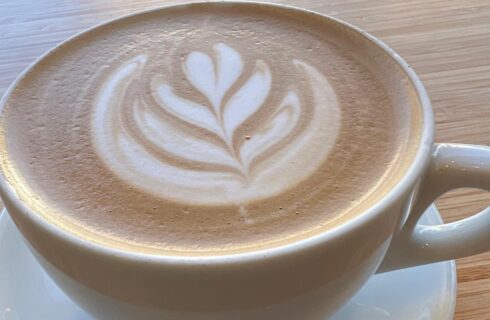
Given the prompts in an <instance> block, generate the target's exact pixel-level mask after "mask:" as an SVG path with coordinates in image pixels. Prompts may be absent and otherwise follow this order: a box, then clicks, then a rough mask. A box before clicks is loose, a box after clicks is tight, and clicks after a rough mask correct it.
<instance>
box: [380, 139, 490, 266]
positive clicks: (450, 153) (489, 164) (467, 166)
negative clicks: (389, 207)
mask: <svg viewBox="0 0 490 320" xmlns="http://www.w3.org/2000/svg"><path fill="white" fill-rule="evenodd" d="M461 187H472V188H479V189H483V190H487V191H490V147H486V146H476V145H464V144H437V145H435V149H434V153H433V156H432V161H431V163H430V166H429V168H428V171H427V174H426V176H425V178H424V180H423V182H422V184H421V186H420V192H419V195H420V196H419V198H418V200H417V201H416V202H415V204H414V205H413V207H412V209H411V210H410V214H409V217H408V219H407V221H406V223H405V225H404V226H403V227H402V229H401V230H400V232H399V233H398V234H397V235H396V236H395V237H394V238H393V240H392V243H391V245H390V247H389V249H388V252H387V254H386V256H385V259H384V260H383V262H382V263H381V265H380V267H379V268H378V271H377V272H378V273H380V272H386V271H391V270H396V269H402V268H406V267H411V266H416V265H423V264H428V263H433V262H438V261H444V260H451V259H456V258H463V257H467V256H471V255H475V254H478V253H482V252H485V251H489V250H490V207H488V208H486V209H485V210H483V211H481V212H479V213H477V214H475V215H473V216H471V217H468V218H465V219H462V220H459V221H456V222H453V223H446V224H440V225H433V226H425V225H421V224H418V223H417V222H418V220H419V218H420V217H421V216H422V214H423V213H424V212H425V210H427V208H428V207H429V206H430V205H432V204H433V203H434V201H435V200H436V199H437V198H438V197H440V196H441V195H443V194H444V193H446V192H448V191H450V190H452V189H456V188H461Z"/></svg>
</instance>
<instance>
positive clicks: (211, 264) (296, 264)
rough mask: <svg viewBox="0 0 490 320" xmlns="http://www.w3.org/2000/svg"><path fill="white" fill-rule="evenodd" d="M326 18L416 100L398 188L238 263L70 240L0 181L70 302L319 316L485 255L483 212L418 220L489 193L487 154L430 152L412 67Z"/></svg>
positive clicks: (220, 316)
mask: <svg viewBox="0 0 490 320" xmlns="http://www.w3.org/2000/svg"><path fill="white" fill-rule="evenodd" d="M210 5H233V4H232V3H227V4H223V3H214V4H210ZM262 5H267V6H271V4H262ZM274 6H277V7H280V8H283V10H301V9H295V8H291V7H286V6H279V5H274ZM157 10H165V9H164V8H163V9H157ZM312 14H313V13H312ZM324 19H328V20H329V21H330V23H332V24H333V25H335V26H336V27H337V28H338V30H339V32H348V33H351V34H356V36H357V37H358V38H359V41H364V42H369V43H371V44H372V45H373V44H374V45H375V46H377V48H378V50H379V53H380V54H384V55H386V57H387V59H392V60H393V61H394V62H395V63H396V64H398V65H399V67H400V69H401V70H402V71H403V73H404V74H405V76H406V77H407V78H408V79H409V80H410V81H409V82H411V83H410V86H411V88H412V89H413V91H414V92H416V95H417V96H418V99H419V102H420V105H421V113H422V114H423V117H422V119H421V121H422V126H423V132H422V136H421V142H420V146H419V148H418V151H417V154H416V157H415V159H414V161H413V163H412V164H411V166H410V167H409V169H408V170H407V171H406V173H405V174H404V175H403V178H402V179H401V180H400V181H399V183H397V184H396V186H395V187H394V188H393V189H392V190H391V191H390V192H389V193H388V194H387V195H386V196H385V197H384V198H382V199H381V200H380V201H379V202H378V203H376V204H375V205H374V206H372V207H371V208H369V209H368V210H366V211H365V212H364V213H362V214H359V215H358V216H356V217H354V218H352V219H350V220H349V221H347V222H345V223H343V224H342V225H340V226H338V227H334V228H332V229H329V230H326V231H325V232H323V233H322V234H319V235H316V236H312V237H310V238H307V239H304V240H299V241H297V242H292V243H289V244H287V245H283V246H280V247H275V248H270V249H262V250H259V251H254V252H247V253H241V254H234V255H226V256H224V255H219V256H205V257H176V256H157V255H149V254H143V253H138V252H127V251H123V250H118V249H114V248H110V247H104V246H102V245H100V244H96V243H93V242H91V241H89V240H87V239H83V238H79V237H77V236H75V235H73V234H70V233H68V232H66V231H65V230H63V229H61V228H59V227H57V226H55V225H53V224H50V223H48V222H47V221H46V220H43V218H42V217H41V216H40V215H38V214H36V213H35V212H32V211H31V210H30V209H29V208H28V207H27V206H26V205H25V204H24V203H23V202H22V201H21V200H20V199H19V198H18V196H17V194H16V186H15V185H12V184H10V183H9V181H8V178H6V177H5V176H4V175H3V174H2V176H1V179H0V191H1V196H2V198H3V200H4V203H5V206H6V208H7V210H8V212H9V214H10V215H11V217H12V218H13V220H14V221H15V223H16V225H17V226H18V228H19V230H20V231H21V232H22V234H23V236H24V237H25V239H26V240H27V242H28V244H29V247H30V248H31V250H32V252H33V253H34V254H35V256H36V258H37V259H38V261H39V262H40V263H41V265H42V266H43V267H44V268H45V269H46V271H47V272H48V273H49V274H50V275H51V276H52V278H53V279H54V280H55V281H56V282H57V284H58V285H59V286H60V287H61V288H62V289H63V290H64V291H65V292H66V293H67V294H68V295H69V296H70V297H72V298H73V300H75V301H76V302H77V303H79V304H80V306H82V307H83V308H84V309H85V310H87V311H88V312H89V313H91V314H93V315H94V316H95V317H96V318H100V319H172V320H184V319H185V320H192V319H200V320H203V319H204V320H205V319H213V320H230V319H234V320H236V319H244V320H257V319H267V320H268V319H281V320H298V319H305V320H316V319H322V320H323V319H326V318H327V317H328V316H329V315H331V314H332V313H334V312H335V311H336V310H337V309H338V308H339V307H340V306H341V305H342V304H343V303H345V302H346V301H347V300H348V299H349V298H350V297H351V296H352V295H354V293H355V292H356V291H357V290H358V289H359V288H360V287H361V286H362V285H363V284H364V283H365V282H366V281H367V280H368V279H369V277H370V276H371V275H372V274H374V273H375V272H376V271H378V272H379V271H388V270H392V269H397V268H404V267H408V266H414V265H420V264H425V263H431V262H436V261H441V260H447V259H453V258H458V257H463V256H468V255H473V254H477V253H480V252H483V251H487V250H490V209H487V210H485V211H483V212H481V213H479V214H476V215H474V216H472V217H470V218H467V219H464V220H460V221H457V222H454V223H450V224H443V225H438V226H422V225H419V224H417V221H418V219H419V217H420V216H421V214H422V213H423V212H424V210H425V209H426V208H427V207H428V206H430V205H431V204H432V203H433V202H434V200H435V199H437V197H439V196H440V195H441V194H443V193H445V192H447V191H448V190H451V189H454V188H459V187H475V188H481V189H486V190H490V148H489V147H484V146H470V145H456V144H437V145H434V142H433V134H434V123H433V116H432V110H431V106H430V101H429V98H428V96H427V94H426V92H425V90H424V88H423V86H422V84H421V82H420V80H419V79H418V78H417V76H416V75H415V73H414V72H413V70H412V69H411V68H410V67H409V66H408V65H407V64H406V63H405V62H404V61H403V60H402V59H401V58H400V57H399V56H398V55H397V54H396V53H394V52H393V50H391V49H390V48H388V47H387V46H386V45H385V44H383V43H382V42H381V41H379V40H377V39H376V38H374V37H372V36H371V35H369V34H367V33H366V32H364V31H362V30H359V29H357V28H355V27H353V26H351V25H349V24H347V23H345V22H342V21H339V20H336V19H333V18H330V17H327V16H324ZM68 41H71V40H68ZM49 54H50V53H49V52H48V53H47V54H46V55H49ZM42 59H43V57H41V58H40V59H39V60H42ZM39 60H38V61H39ZM36 63H37V62H35V63H34V64H33V65H35V64H36ZM30 68H32V66H31V67H30ZM30 68H28V69H27V70H26V71H25V72H24V74H23V75H26V74H27V73H28V70H29V69H30ZM21 77H22V76H21ZM19 79H20V77H19ZM16 82H17V81H16ZM16 82H15V83H14V84H13V85H12V86H11V87H10V89H9V90H8V91H7V93H6V94H5V96H4V97H3V99H2V101H0V106H1V105H3V103H4V102H5V101H6V98H7V97H8V95H9V92H11V91H12V89H13V88H14V87H15V85H16Z"/></svg>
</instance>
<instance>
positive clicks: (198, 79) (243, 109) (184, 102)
mask: <svg viewBox="0 0 490 320" xmlns="http://www.w3.org/2000/svg"><path fill="white" fill-rule="evenodd" d="M213 53H214V55H213V57H210V56H209V55H207V54H205V53H203V52H201V51H193V52H190V53H189V54H188V55H187V57H186V59H185V60H184V62H183V63H182V69H183V71H184V73H185V75H186V78H187V80H188V81H189V83H190V84H191V85H192V86H194V87H195V88H196V89H197V90H198V91H199V92H200V93H201V94H203V95H204V96H205V97H206V98H207V100H208V101H209V104H210V105H203V104H200V103H197V102H195V101H192V100H190V99H188V98H184V97H181V96H179V95H178V94H177V93H176V91H175V89H174V88H173V87H172V85H171V84H169V82H168V80H163V78H162V77H156V78H154V79H153V81H152V82H151V86H152V94H153V97H154V101H156V102H157V105H158V106H157V108H159V109H160V110H158V109H154V108H152V107H149V106H148V105H143V106H142V105H136V106H135V107H134V110H133V111H134V115H133V118H134V120H135V125H136V127H137V130H138V132H139V133H140V134H141V136H142V137H143V139H144V140H145V141H146V142H149V143H150V147H149V148H150V149H151V148H153V149H151V151H150V152H152V153H153V154H155V152H156V153H158V154H160V155H161V156H162V157H163V158H165V159H170V160H172V159H173V160H172V161H174V160H175V159H180V160H175V161H176V162H178V161H181V162H182V164H183V163H184V162H185V163H187V164H188V166H189V167H195V165H196V164H199V166H201V164H202V166H204V167H206V168H210V166H214V167H213V168H214V169H216V166H219V167H220V168H228V169H227V170H232V171H233V170H234V172H235V173H238V174H239V175H241V176H244V175H247V174H248V173H249V170H250V165H251V164H252V162H253V161H254V160H255V159H257V158H258V157H259V156H260V155H261V154H263V153H264V152H267V150H268V149H269V148H271V147H273V146H274V145H276V144H278V143H280V141H282V140H283V139H284V138H285V137H287V136H288V135H289V134H290V133H291V132H292V131H293V130H294V128H295V127H296V126H297V123H298V119H299V114H300V108H301V106H300V101H299V98H298V96H297V94H296V92H294V91H288V93H287V94H286V96H285V97H284V99H283V101H282V102H281V103H280V104H279V105H278V106H277V107H276V108H277V109H276V110H275V112H273V114H272V115H271V116H270V118H269V119H267V121H265V124H263V125H262V127H260V128H258V129H257V132H253V133H251V137H250V138H249V140H247V141H246V142H244V143H242V144H241V145H240V144H239V145H234V143H233V141H234V135H235V133H236V131H237V129H238V128H239V127H240V126H241V125H242V124H244V123H245V122H246V121H247V119H249V118H250V117H251V116H252V115H253V114H255V113H256V112H258V111H259V110H260V108H261V107H262V106H263V105H264V103H265V101H266V100H267V98H268V96H269V94H270V92H271V86H272V75H271V70H270V68H269V66H268V65H267V63H265V62H264V61H262V60H257V61H256V62H255V64H254V65H253V68H252V69H251V70H250V72H249V74H247V76H244V77H243V81H240V82H238V83H239V85H235V84H236V83H237V81H238V80H239V79H240V77H241V76H242V72H243V62H242V59H241V56H240V54H239V53H238V52H236V51H235V50H234V49H233V48H231V47H229V46H227V45H225V44H223V43H218V44H216V45H214V46H213ZM234 85H235V86H234ZM231 90H233V91H231ZM225 96H226V97H229V99H228V100H226V101H225V100H224V97H225ZM158 112H164V113H166V114H167V115H171V116H173V117H175V118H177V119H179V120H180V121H182V122H185V123H187V124H189V125H191V127H190V128H191V129H189V128H187V129H185V130H184V131H182V130H183V129H182V128H181V127H180V126H179V125H176V124H174V123H173V122H172V121H169V120H168V118H166V117H160V116H159V114H158ZM192 127H194V128H195V129H198V130H194V131H193V130H192ZM199 129H201V130H199ZM202 129H204V130H205V131H208V132H212V133H213V134H214V136H215V138H216V139H220V140H221V141H218V140H216V141H214V142H213V140H212V139H211V140H210V139H209V138H208V137H205V136H204V135H202V134H201V133H202V132H203V131H202ZM155 150H160V151H158V152H157V151H155ZM163 158H162V159H163ZM214 169H213V170H214Z"/></svg>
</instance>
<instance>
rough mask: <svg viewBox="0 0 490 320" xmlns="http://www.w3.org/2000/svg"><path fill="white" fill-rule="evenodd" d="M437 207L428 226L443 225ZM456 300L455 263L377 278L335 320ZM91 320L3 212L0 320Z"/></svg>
mask: <svg viewBox="0 0 490 320" xmlns="http://www.w3.org/2000/svg"><path fill="white" fill-rule="evenodd" d="M440 221H441V218H440V216H439V213H438V212H437V210H436V209H435V207H433V208H431V209H429V210H428V211H427V212H426V213H425V215H424V217H423V222H424V223H425V224H437V223H440ZM455 297H456V267H455V263H454V261H450V262H442V263H436V264H432V265H427V266H423V267H416V268H410V269H406V270H401V271H393V272H388V273H385V274H379V275H376V276H373V277H372V278H371V279H370V280H369V282H368V283H367V284H366V285H365V286H364V288H363V289H362V290H361V291H360V292H358V293H357V295H356V296H354V298H352V300H351V301H350V302H349V303H347V304H346V305H345V306H344V307H343V308H342V309H341V310H340V311H339V312H338V313H337V315H336V316H334V317H333V319H334V320H361V319H362V320H388V319H396V320H449V319H452V318H453V314H454V305H455ZM33 319H50V320H89V319H92V318H91V317H90V316H88V315H87V314H86V313H85V312H83V311H82V310H80V309H79V308H78V307H77V306H76V305H75V304H74V303H73V302H72V301H71V300H70V299H69V298H68V297H67V296H66V295H65V294H64V293H63V292H62V291H61V290H60V289H59V288H58V287H57V286H56V284H54V282H53V281H52V280H51V279H50V278H49V277H48V275H47V274H46V273H45V272H44V271H43V269H41V267H40V266H39V264H38V263H37V261H36V260H35V259H34V257H33V256H32V255H31V253H30V252H29V250H28V249H27V246H26V244H25V243H24V240H23V238H22V236H21V235H20V233H19V231H18V230H17V229H16V227H15V225H14V223H13V222H12V220H11V219H10V217H9V216H8V214H6V212H5V211H2V212H0V320H33Z"/></svg>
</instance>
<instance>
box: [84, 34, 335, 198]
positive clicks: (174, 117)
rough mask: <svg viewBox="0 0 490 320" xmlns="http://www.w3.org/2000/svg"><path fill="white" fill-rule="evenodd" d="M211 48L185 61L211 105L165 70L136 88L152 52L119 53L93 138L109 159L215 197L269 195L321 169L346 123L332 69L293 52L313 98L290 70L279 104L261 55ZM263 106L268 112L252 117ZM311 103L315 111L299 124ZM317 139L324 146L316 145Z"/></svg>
mask: <svg viewBox="0 0 490 320" xmlns="http://www.w3.org/2000/svg"><path fill="white" fill-rule="evenodd" d="M212 48H213V53H214V55H213V56H209V55H207V54H206V53H203V52H200V51H192V52H189V53H188V54H187V56H186V57H185V59H184V61H182V63H181V65H182V70H183V72H184V74H185V77H186V80H187V81H188V82H189V84H191V85H192V86H193V88H195V90H197V91H198V92H199V93H200V94H202V95H203V96H204V97H205V98H206V102H207V104H200V103H198V102H195V101H193V100H192V99H189V98H188V97H183V96H180V95H178V94H177V93H176V92H175V90H174V88H173V85H172V83H171V82H167V81H165V80H164V79H162V78H159V76H158V75H157V76H155V77H154V78H152V79H150V81H149V83H151V88H147V89H148V90H149V91H150V92H151V94H150V95H148V96H145V95H143V94H142V93H141V90H139V91H138V90H132V89H131V86H132V84H134V83H135V82H138V81H139V79H140V78H145V76H144V75H142V74H143V73H144V72H145V71H144V69H145V65H146V63H147V61H148V59H150V58H149V57H148V56H146V55H138V56H135V57H133V58H130V59H128V60H126V61H124V62H122V63H121V65H119V66H117V67H116V68H115V69H114V70H113V71H112V72H111V73H110V74H109V76H108V77H107V79H106V80H105V81H104V83H103V84H102V86H101V89H100V91H99V93H98V94H97V98H96V100H95V104H94V111H93V113H94V117H93V119H92V127H93V130H92V133H93V139H94V145H95V146H96V147H97V149H98V152H99V155H100V157H101V158H102V159H103V160H104V161H105V162H106V165H107V166H108V167H109V168H111V170H114V172H115V173H116V174H117V175H118V176H119V177H120V178H122V179H124V180H126V181H127V182H128V183H130V184H134V185H136V186H137V187H139V188H141V189H144V190H146V191H148V192H154V193H157V194H158V195H160V196H162V197H165V198H170V199H173V200H177V201H183V202H193V203H214V204H218V203H224V204H226V203H230V202H237V203H240V202H245V201H250V200H255V199H258V198H264V197H269V196H271V195H274V194H277V193H280V192H282V191H284V189H287V188H291V187H292V186H294V185H296V184H297V183H298V182H300V181H301V180H303V179H305V178H306V177H308V176H309V175H311V174H312V173H313V172H315V171H316V170H317V169H318V167H319V166H320V165H321V164H322V162H323V161H325V158H326V157H327V155H328V153H329V151H330V149H331V147H332V145H333V144H334V142H335V140H336V137H337V133H338V131H339V124H340V110H339V104H338V101H337V99H336V96H335V92H334V91H333V89H332V86H331V84H330V83H329V81H328V80H327V78H326V77H325V76H324V75H323V74H321V73H320V72H319V71H318V69H317V68H315V67H314V66H311V65H310V64H308V63H306V62H304V61H301V60H299V59H294V60H292V61H290V67H291V68H295V69H296V70H297V71H298V72H299V73H300V74H301V76H302V77H304V80H303V81H306V82H307V84H308V86H309V88H308V89H309V90H310V92H311V93H312V94H311V95H312V99H311V101H307V100H308V99H306V98H305V97H303V99H300V98H299V96H301V95H302V94H303V95H304V94H307V93H305V92H301V91H300V90H298V87H297V86H295V83H294V82H295V81H300V80H302V79H288V81H289V82H290V83H291V84H290V88H291V89H290V90H288V91H287V92H286V93H285V94H284V97H282V99H281V100H280V102H279V103H277V104H273V103H271V102H270V101H268V97H269V96H270V94H271V83H272V82H273V81H274V75H273V74H272V72H271V69H270V68H269V65H268V64H267V63H266V62H265V61H264V60H261V59H257V60H256V61H255V63H253V64H252V63H244V61H243V59H242V57H241V55H240V53H239V52H237V51H236V50H235V49H233V48H232V47H230V46H228V45H226V44H224V43H217V44H215V45H214V46H213V47H212ZM159 72H162V73H165V70H159ZM244 74H245V77H244V76H243V75H244ZM171 80H172V79H171ZM264 108H267V109H270V112H269V115H268V116H267V117H265V118H258V119H257V118H254V115H255V114H256V113H257V112H258V111H259V110H260V109H264ZM305 109H310V110H305ZM305 112H306V113H308V114H311V117H309V119H308V123H307V124H306V125H305V126H302V127H301V128H300V131H298V127H299V122H300V118H301V117H302V113H305ZM250 120H253V121H255V122H258V125H257V124H256V126H255V127H254V128H253V129H254V130H247V129H246V128H245V130H242V131H240V128H241V127H244V125H245V124H246V123H247V121H250ZM203 132H204V134H203ZM318 145H321V146H322V147H321V149H319V150H315V151H314V152H312V150H314V149H315V146H318ZM285 171H286V172H289V174H284V172H285Z"/></svg>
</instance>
